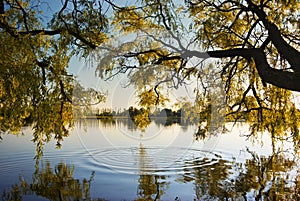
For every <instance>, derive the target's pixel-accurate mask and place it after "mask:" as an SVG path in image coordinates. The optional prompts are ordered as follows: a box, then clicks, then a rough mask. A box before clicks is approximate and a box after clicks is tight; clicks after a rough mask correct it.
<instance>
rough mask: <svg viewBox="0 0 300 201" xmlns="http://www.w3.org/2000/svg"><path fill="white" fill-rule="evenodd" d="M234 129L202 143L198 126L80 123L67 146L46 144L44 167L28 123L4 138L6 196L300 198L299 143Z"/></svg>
mask: <svg viewBox="0 0 300 201" xmlns="http://www.w3.org/2000/svg"><path fill="white" fill-rule="evenodd" d="M226 128H227V129H228V130H229V132H227V133H224V134H219V135H218V136H211V137H209V138H207V139H205V140H204V141H196V140H195V136H194V133H195V132H196V130H197V126H195V125H190V126H180V125H178V124H173V125H171V126H163V125H158V124H155V123H154V122H153V123H151V124H150V126H149V127H148V128H147V129H146V130H145V131H144V132H141V131H140V130H138V129H136V128H134V127H132V126H130V125H129V124H127V123H126V121H125V122H124V121H123V122H121V121H116V122H114V123H112V122H107V123H104V122H101V121H99V120H89V121H88V122H87V125H86V126H84V125H83V124H78V125H77V126H76V128H75V129H74V130H73V131H72V132H71V134H70V137H68V138H65V140H64V141H63V146H62V148H61V149H55V142H54V141H53V142H50V143H48V144H46V145H45V150H44V155H43V157H42V158H41V160H40V161H39V164H38V166H36V161H35V160H34V156H35V145H34V144H33V142H32V141H31V139H32V137H31V132H32V131H31V130H30V128H24V129H23V133H24V135H19V136H15V135H11V134H10V135H4V136H3V141H2V142H1V143H0V162H1V166H0V193H1V194H2V197H1V198H2V200H5V199H9V198H12V197H14V196H15V197H17V198H20V199H22V200H91V199H95V200H96V199H99V200H100V198H102V199H105V200H218V199H219V200H223V199H225V198H231V199H233V200H239V199H241V200H244V199H248V200H254V199H255V197H257V198H258V197H261V199H263V198H264V199H266V197H268V196H271V195H273V194H274V195H276V196H277V197H278V200H280V199H281V198H286V199H287V200H293V199H294V200H296V199H297V194H298V193H299V194H300V192H299V187H297V186H296V185H297V184H298V183H300V181H299V170H298V167H299V161H298V158H297V156H295V155H294V154H293V146H292V145H290V144H288V143H285V144H281V143H280V146H281V148H280V152H279V151H278V150H279V149H278V148H277V146H278V145H276V148H275V146H272V141H271V139H270V137H269V136H268V135H261V136H259V137H258V138H257V139H248V138H246V137H245V135H247V134H249V131H248V126H247V125H246V124H243V123H239V124H237V125H235V127H232V124H230V123H228V124H227V125H226ZM277 144H278V143H277ZM272 147H273V148H272ZM281 153H283V154H281ZM37 167H38V168H37ZM297 182H298V183H297ZM282 189H283V190H282ZM2 192H3V193H2ZM272 192H273V194H272ZM276 199H277V198H276Z"/></svg>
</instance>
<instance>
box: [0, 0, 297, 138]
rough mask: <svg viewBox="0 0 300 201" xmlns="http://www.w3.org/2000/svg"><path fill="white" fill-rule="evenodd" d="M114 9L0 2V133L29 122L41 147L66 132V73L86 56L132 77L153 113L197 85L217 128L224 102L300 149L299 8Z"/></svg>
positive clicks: (250, 0)
mask: <svg viewBox="0 0 300 201" xmlns="http://www.w3.org/2000/svg"><path fill="white" fill-rule="evenodd" d="M116 2H117V1H116ZM116 2H114V1H113V0H103V1H96V0H88V1H83V0H72V1H71V0H63V1H62V2H61V3H60V2H58V4H57V5H55V6H49V5H48V4H47V2H46V1H30V0H27V1H21V0H0V31H1V42H0V43H1V48H0V51H1V61H0V70H1V73H0V89H1V90H0V121H1V122H0V126H1V127H0V128H1V131H7V130H11V131H18V130H19V129H20V127H21V126H22V125H23V124H24V122H26V119H28V118H29V119H31V120H32V121H33V122H35V123H34V128H35V133H34V140H35V141H36V142H38V143H43V142H44V141H45V140H49V139H50V137H51V136H52V133H54V134H55V135H54V136H55V137H56V139H58V140H61V139H62V137H63V136H65V135H67V133H68V132H67V128H68V126H70V125H72V115H73V114H72V112H71V109H72V107H73V106H74V105H76V104H74V100H71V98H70V97H71V95H72V90H73V88H74V83H73V80H74V78H73V77H72V76H71V75H69V74H68V72H67V67H68V64H69V59H70V58H71V57H72V56H83V57H84V58H87V57H91V58H94V59H95V62H98V67H97V70H96V72H97V74H98V75H99V76H100V77H101V78H106V79H108V78H111V77H114V76H115V75H118V74H121V73H125V74H127V75H128V78H129V84H133V85H135V86H136V88H137V90H138V92H139V97H141V99H142V101H141V102H140V104H141V105H142V106H144V107H145V108H146V109H147V110H149V109H151V107H152V106H154V105H156V104H163V102H164V101H165V100H167V95H166V94H165V93H166V92H167V90H166V89H168V88H178V87H179V86H181V85H185V84H188V83H189V80H195V81H196V82H195V83H196V86H195V94H196V97H197V98H196V104H195V107H196V109H197V110H198V113H199V114H203V115H206V116H207V119H208V120H209V119H210V121H212V122H219V119H218V118H216V119H212V118H213V117H214V116H215V115H211V114H210V113H211V111H212V109H207V108H214V107H213V106H214V105H216V104H217V103H218V102H219V103H221V104H220V105H221V107H224V108H223V109H225V112H226V115H227V117H228V118H234V119H236V118H241V117H243V118H246V119H247V120H248V121H249V122H252V124H251V125H252V131H253V132H254V133H255V132H257V131H260V130H262V129H267V130H268V131H270V132H271V133H272V135H273V136H274V137H280V138H281V137H282V135H283V134H286V133H292V136H293V137H294V140H295V142H297V143H298V142H299V131H298V127H299V123H298V122H299V121H297V119H298V117H299V111H298V109H297V108H296V107H295V104H294V103H293V102H292V101H291V95H292V92H291V91H300V84H299V83H300V81H299V80H300V79H298V78H299V71H300V65H299V63H300V57H299V55H300V53H299V51H298V50H297V48H299V43H300V39H299V34H300V31H299V30H300V29H299V17H298V16H299V7H300V5H299V2H298V1H296V0H291V1H285V0H279V1H270V0H259V1H258V0H242V1H241V0H228V1H221V0H220V1H210V0H186V1H184V2H182V1H171V0H138V1H135V2H134V3H133V2H132V5H130V2H125V3H123V5H122V2H121V3H120V2H118V3H119V4H117V3H116ZM49 4H50V3H49ZM54 9H57V10H56V11H53V10H54ZM43 10H46V12H45V13H43ZM49 15H52V16H49ZM118 39H121V40H119V43H118V42H117V41H118ZM79 89H81V88H80V87H79ZM76 94H78V93H76ZM79 94H81V93H79ZM84 94H85V93H84ZM73 96H74V93H73ZM153 96H155V97H154V98H153ZM143 97H144V98H143ZM145 97H150V98H145ZM83 100H86V99H83ZM145 100H147V101H145ZM224 100H226V102H225V103H226V104H223V103H224ZM79 101H80V100H79ZM213 101H215V102H213ZM79 105H80V104H79ZM215 108H217V109H216V110H218V109H219V108H218V107H215ZM196 109H192V110H191V111H193V112H194V113H195V112H196V111H197V110H196ZM222 111H224V110H222ZM221 114H223V112H222V113H221ZM262 120H263V121H262ZM253 122H254V123H253ZM276 133H277V134H280V135H279V136H275V135H276Z"/></svg>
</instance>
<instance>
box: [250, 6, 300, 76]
mask: <svg viewBox="0 0 300 201" xmlns="http://www.w3.org/2000/svg"><path fill="white" fill-rule="evenodd" d="M247 2H248V4H249V9H250V10H251V11H252V12H254V13H255V14H256V15H257V16H258V18H259V20H260V21H261V22H262V23H263V24H264V26H265V28H266V29H267V30H268V33H269V38H270V40H271V41H272V43H273V44H274V46H275V47H276V49H277V50H278V52H279V53H280V54H281V55H282V56H283V57H284V58H285V59H286V60H287V61H288V62H289V64H290V65H291V67H292V69H293V70H294V71H295V72H300V52H299V51H298V50H296V49H295V48H294V47H292V46H291V45H289V44H288V43H287V42H286V41H285V40H284V38H283V37H282V35H281V32H280V30H279V29H278V27H277V26H276V25H275V24H274V23H271V22H270V21H269V20H268V19H267V14H266V13H265V12H264V11H263V10H262V9H260V8H259V6H257V5H255V4H254V3H253V2H252V1H251V0H247Z"/></svg>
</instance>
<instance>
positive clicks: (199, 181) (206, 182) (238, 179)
mask: <svg viewBox="0 0 300 201" xmlns="http://www.w3.org/2000/svg"><path fill="white" fill-rule="evenodd" d="M248 152H249V153H251V155H252V157H251V158H250V159H247V160H246V162H245V163H233V162H230V161H226V160H223V159H219V160H214V159H212V160H209V159H207V158H203V159H200V160H195V161H193V162H192V164H191V163H190V162H188V161H187V162H186V163H187V164H188V165H189V166H190V167H195V168H192V170H190V169H186V170H185V173H184V174H183V175H182V176H180V177H179V179H178V181H179V182H184V183H187V182H194V185H195V194H196V197H197V200H198V199H199V200H211V199H213V200H215V199H217V200H299V199H300V188H299V187H300V185H299V184H300V174H299V170H298V172H297V173H292V170H295V169H297V162H296V161H295V160H292V159H290V158H285V156H284V155H283V154H278V153H276V154H272V155H271V156H268V157H264V156H261V157H259V156H258V155H257V154H255V153H254V152H251V151H249V150H248ZM293 174H295V175H293Z"/></svg>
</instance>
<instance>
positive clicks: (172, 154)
mask: <svg viewBox="0 0 300 201" xmlns="http://www.w3.org/2000/svg"><path fill="white" fill-rule="evenodd" d="M86 159H87V160H88V161H87V163H86V164H88V165H89V166H90V167H89V168H91V169H94V170H95V169H97V168H101V170H102V171H103V169H104V168H105V169H106V170H110V171H113V172H115V171H117V172H122V173H128V174H160V173H161V174H164V175H167V174H178V173H181V172H187V171H190V170H191V169H193V168H200V167H203V166H207V165H212V164H214V163H216V162H218V161H219V160H220V159H221V156H220V155H218V154H214V153H211V152H207V151H203V150H197V149H186V148H180V147H168V148H165V147H163V148H162V147H142V146H140V147H118V148H109V149H94V150H88V156H87V157H86Z"/></svg>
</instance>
